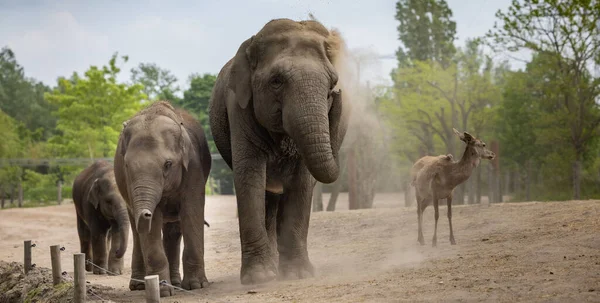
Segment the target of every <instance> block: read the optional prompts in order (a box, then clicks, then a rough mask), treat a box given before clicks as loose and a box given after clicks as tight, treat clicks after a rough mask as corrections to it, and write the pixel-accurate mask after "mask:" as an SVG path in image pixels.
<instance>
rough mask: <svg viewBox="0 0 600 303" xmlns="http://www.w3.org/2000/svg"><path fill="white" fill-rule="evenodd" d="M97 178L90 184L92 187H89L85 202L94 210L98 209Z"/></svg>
mask: <svg viewBox="0 0 600 303" xmlns="http://www.w3.org/2000/svg"><path fill="white" fill-rule="evenodd" d="M97 191H98V178H96V179H95V180H94V182H92V186H90V190H88V193H87V196H86V200H87V201H88V202H89V203H91V204H92V205H93V206H94V209H98V195H97Z"/></svg>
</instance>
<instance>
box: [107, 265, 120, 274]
mask: <svg viewBox="0 0 600 303" xmlns="http://www.w3.org/2000/svg"><path fill="white" fill-rule="evenodd" d="M122 273H123V267H122V266H119V265H115V266H108V271H107V274H108V275H109V276H120V275H121V274H122Z"/></svg>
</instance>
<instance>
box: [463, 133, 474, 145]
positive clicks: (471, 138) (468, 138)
mask: <svg viewBox="0 0 600 303" xmlns="http://www.w3.org/2000/svg"><path fill="white" fill-rule="evenodd" d="M474 139H475V138H473V136H471V134H469V133H467V132H464V139H463V141H465V142H467V143H469V142H471V141H473V140H474Z"/></svg>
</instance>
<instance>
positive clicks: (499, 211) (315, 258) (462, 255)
mask: <svg viewBox="0 0 600 303" xmlns="http://www.w3.org/2000/svg"><path fill="white" fill-rule="evenodd" d="M401 197H402V195H399V194H379V195H377V197H376V201H375V208H374V209H369V210H357V211H348V210H347V195H341V197H340V200H339V201H338V205H339V206H340V207H339V209H338V211H336V212H320V213H313V214H312V215H311V226H310V231H309V238H308V242H309V255H310V258H311V260H312V262H313V264H314V265H315V267H316V269H317V276H316V277H314V278H309V279H305V280H295V281H276V282H272V283H268V284H264V285H258V286H244V285H241V284H240V282H239V270H240V243H239V233H238V224H237V219H236V216H235V213H236V209H235V197H233V196H211V197H208V198H207V203H206V214H207V220H208V222H209V223H210V225H211V227H210V228H206V229H205V239H206V243H205V247H206V252H205V262H206V272H207V276H208V279H209V281H210V282H211V285H210V286H209V288H207V289H202V290H196V291H193V292H182V291H176V294H175V296H173V297H169V298H163V300H161V301H162V302H440V301H444V302H458V301H459V302H478V301H494V302H509V301H519V302H600V201H595V200H593V201H592V200H590V201H568V202H528V203H501V204H494V205H491V206H488V205H487V204H484V205H469V206H454V207H453V224H454V231H455V237H456V241H457V245H455V246H451V245H450V243H449V241H448V220H447V218H446V207H445V206H444V207H440V221H439V226H438V247H437V248H433V247H431V236H432V235H433V208H428V209H427V210H426V211H425V218H424V235H425V239H426V245H425V246H420V245H418V243H417V241H416V239H417V224H416V222H417V215H416V209H415V208H405V207H403V206H402V205H403V201H402V198H401ZM327 199H328V196H325V197H324V201H325V203H326V202H327ZM131 238H132V237H130V241H131ZM23 240H33V242H34V243H35V244H36V247H34V248H33V263H35V264H36V266H37V267H48V268H50V266H51V265H50V253H49V246H50V245H55V244H60V245H62V246H64V247H65V251H64V252H63V253H62V267H63V270H65V271H67V272H68V275H70V276H71V277H72V276H73V273H72V270H73V258H72V254H73V253H76V252H77V251H78V247H79V242H78V237H77V230H76V223H75V210H74V207H73V205H72V204H70V203H66V204H64V205H61V206H50V207H41V208H27V209H9V210H3V211H0V260H3V261H7V262H10V261H18V262H22V261H23V260H22V259H23V247H22V246H23ZM131 249H132V244H130V246H129V249H128V251H127V254H126V261H125V262H126V263H125V264H126V269H125V274H124V275H122V276H116V277H115V276H97V275H92V274H91V273H88V275H87V279H88V281H90V282H91V283H94V284H99V285H103V286H110V287H112V289H109V288H107V289H103V290H100V291H98V292H97V293H96V296H94V295H88V299H89V300H90V301H92V300H95V302H101V299H100V298H102V299H103V300H105V301H108V300H111V301H114V302H144V292H142V291H136V292H131V291H129V289H128V288H127V286H128V278H129V274H130V269H129V268H127V267H128V266H129V264H130V260H131Z"/></svg>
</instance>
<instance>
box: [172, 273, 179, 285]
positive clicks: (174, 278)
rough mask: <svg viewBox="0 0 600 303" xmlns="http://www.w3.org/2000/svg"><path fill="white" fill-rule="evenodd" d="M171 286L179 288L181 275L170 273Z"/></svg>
mask: <svg viewBox="0 0 600 303" xmlns="http://www.w3.org/2000/svg"><path fill="white" fill-rule="evenodd" d="M171 285H173V286H177V287H181V275H180V274H179V273H178V272H177V273H171Z"/></svg>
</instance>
